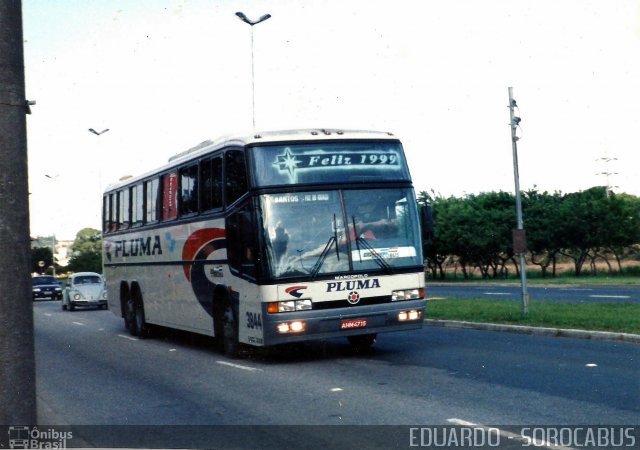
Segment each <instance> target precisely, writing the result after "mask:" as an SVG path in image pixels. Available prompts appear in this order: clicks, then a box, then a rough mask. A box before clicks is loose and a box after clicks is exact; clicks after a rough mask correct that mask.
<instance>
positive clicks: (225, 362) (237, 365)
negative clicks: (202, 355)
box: [216, 361, 264, 372]
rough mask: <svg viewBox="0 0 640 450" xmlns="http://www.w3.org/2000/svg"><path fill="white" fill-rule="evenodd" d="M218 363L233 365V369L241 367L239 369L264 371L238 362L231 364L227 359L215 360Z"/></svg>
mask: <svg viewBox="0 0 640 450" xmlns="http://www.w3.org/2000/svg"><path fill="white" fill-rule="evenodd" d="M216 362H217V363H218V364H222V365H223V366H229V367H233V368H234V369H241V370H247V371H249V372H264V370H263V369H258V368H257V367H249V366H243V365H240V364H233V363H230V362H227V361H216Z"/></svg>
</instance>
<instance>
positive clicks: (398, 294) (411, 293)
mask: <svg viewBox="0 0 640 450" xmlns="http://www.w3.org/2000/svg"><path fill="white" fill-rule="evenodd" d="M419 298H424V289H423V288H419V289H404V290H401V291H393V292H391V301H393V302H397V301H399V300H415V299H419Z"/></svg>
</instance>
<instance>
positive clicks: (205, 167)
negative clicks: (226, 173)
mask: <svg viewBox="0 0 640 450" xmlns="http://www.w3.org/2000/svg"><path fill="white" fill-rule="evenodd" d="M200 183H201V186H202V187H201V189H200V208H201V210H202V211H209V210H212V209H216V208H221V207H222V206H223V201H222V157H221V156H218V157H215V158H211V159H207V160H204V161H202V162H201V163H200Z"/></svg>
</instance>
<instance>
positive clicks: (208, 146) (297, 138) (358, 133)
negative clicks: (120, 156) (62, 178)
mask: <svg viewBox="0 0 640 450" xmlns="http://www.w3.org/2000/svg"><path fill="white" fill-rule="evenodd" d="M349 139H354V140H359V139H375V140H398V138H397V137H396V136H394V135H393V133H390V132H382V131H367V130H341V129H333V128H332V129H329V128H309V129H298V130H282V131H259V132H254V133H247V134H244V135H243V134H238V135H232V136H224V137H220V138H218V139H216V140H206V141H203V142H201V143H200V144H198V145H196V146H195V147H192V148H190V149H188V150H185V151H183V152H180V153H177V154H175V155H173V156H171V157H170V158H169V161H168V164H166V165H164V166H161V167H157V168H156V169H155V170H153V171H150V172H146V173H144V174H142V175H138V176H134V177H132V176H126V177H123V178H121V179H120V180H119V181H118V182H115V183H112V184H110V185H109V186H107V188H106V189H105V192H106V191H111V190H114V189H117V188H120V187H121V186H123V185H127V184H129V183H132V182H136V181H139V180H142V179H144V178H146V177H148V176H150V175H152V174H156V173H160V172H163V171H165V170H166V169H168V168H170V167H173V166H175V165H178V164H180V163H182V162H184V161H189V160H191V159H197V158H199V157H200V156H203V155H206V154H207V153H210V152H213V151H215V150H219V149H222V148H225V147H234V146H235V147H244V146H246V145H251V144H261V143H264V144H266V143H276V142H301V141H317V140H323V141H327V140H349Z"/></svg>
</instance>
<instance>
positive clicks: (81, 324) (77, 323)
mask: <svg viewBox="0 0 640 450" xmlns="http://www.w3.org/2000/svg"><path fill="white" fill-rule="evenodd" d="M71 323H72V324H74V325H80V326H82V327H83V326H84V324H83V323H82V322H71Z"/></svg>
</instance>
